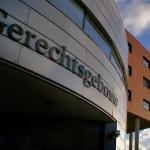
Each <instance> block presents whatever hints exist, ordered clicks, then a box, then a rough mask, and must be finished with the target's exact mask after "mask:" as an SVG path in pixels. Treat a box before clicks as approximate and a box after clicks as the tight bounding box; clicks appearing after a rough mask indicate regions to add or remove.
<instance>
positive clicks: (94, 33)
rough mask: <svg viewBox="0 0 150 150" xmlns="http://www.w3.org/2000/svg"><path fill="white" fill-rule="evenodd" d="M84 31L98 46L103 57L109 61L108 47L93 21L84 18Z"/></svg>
mask: <svg viewBox="0 0 150 150" xmlns="http://www.w3.org/2000/svg"><path fill="white" fill-rule="evenodd" d="M84 31H85V32H86V33H87V34H88V35H89V36H90V37H91V38H92V40H93V41H94V42H95V43H96V44H97V45H98V47H100V48H101V50H103V52H104V53H105V55H106V56H107V57H108V58H109V59H110V47H109V46H108V44H106V42H105V41H104V38H103V35H102V34H101V33H100V31H99V29H98V28H97V27H96V25H95V24H94V23H93V21H92V20H91V19H90V18H89V17H88V16H86V18H85V25H84Z"/></svg>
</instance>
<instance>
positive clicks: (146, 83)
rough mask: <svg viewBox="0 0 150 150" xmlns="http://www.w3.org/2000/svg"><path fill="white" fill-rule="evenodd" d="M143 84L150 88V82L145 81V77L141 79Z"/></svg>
mask: <svg viewBox="0 0 150 150" xmlns="http://www.w3.org/2000/svg"><path fill="white" fill-rule="evenodd" d="M143 84H144V86H145V87H147V88H150V81H149V80H148V79H146V78H145V77H144V78H143Z"/></svg>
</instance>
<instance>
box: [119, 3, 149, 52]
mask: <svg viewBox="0 0 150 150" xmlns="http://www.w3.org/2000/svg"><path fill="white" fill-rule="evenodd" d="M116 1H117V4H118V7H119V9H120V12H121V16H122V18H123V21H124V25H125V27H126V28H127V30H128V31H129V32H130V33H132V34H133V35H134V36H135V37H136V38H137V39H138V40H139V41H140V42H141V43H142V44H143V45H144V47H145V48H147V49H148V50H149V51H150V0H116Z"/></svg>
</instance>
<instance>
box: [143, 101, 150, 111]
mask: <svg viewBox="0 0 150 150" xmlns="http://www.w3.org/2000/svg"><path fill="white" fill-rule="evenodd" d="M143 107H144V108H145V109H146V110H150V102H148V101H147V100H143Z"/></svg>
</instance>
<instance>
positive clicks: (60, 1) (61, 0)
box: [48, 0, 84, 28]
mask: <svg viewBox="0 0 150 150" xmlns="http://www.w3.org/2000/svg"><path fill="white" fill-rule="evenodd" d="M48 1H49V2H50V3H52V4H53V5H54V6H55V7H56V8H58V9H59V10H60V11H62V12H63V13H64V14H65V15H66V16H68V17H69V18H70V19H71V20H72V21H74V22H75V23H76V24H77V25H79V26H80V27H81V28H82V26H83V19H84V10H83V9H82V8H81V7H80V5H78V4H77V3H76V2H75V1H74V0H48Z"/></svg>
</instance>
